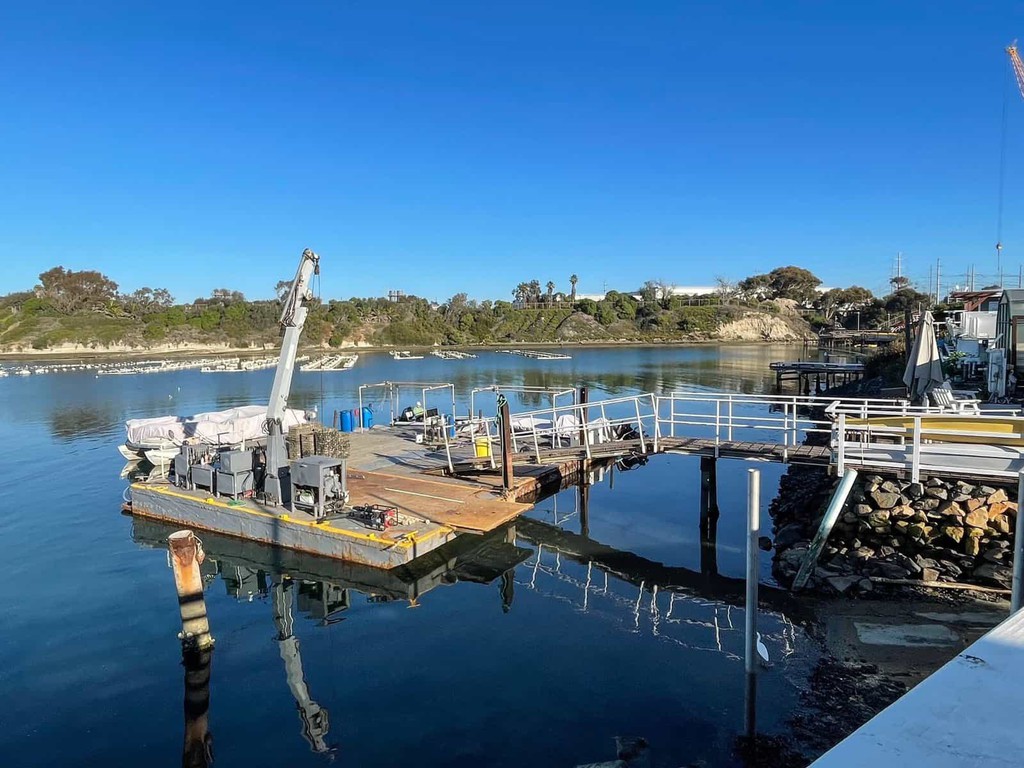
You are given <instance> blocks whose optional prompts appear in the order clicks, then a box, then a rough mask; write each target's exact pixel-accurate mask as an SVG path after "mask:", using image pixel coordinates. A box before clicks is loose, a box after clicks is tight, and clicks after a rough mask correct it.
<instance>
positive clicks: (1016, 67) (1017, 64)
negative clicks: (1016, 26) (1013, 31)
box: [1006, 40, 1024, 96]
mask: <svg viewBox="0 0 1024 768" xmlns="http://www.w3.org/2000/svg"><path fill="white" fill-rule="evenodd" d="M1006 53H1007V55H1008V56H1009V57H1010V64H1011V65H1013V74H1014V75H1015V76H1016V77H1017V88H1018V89H1019V90H1020V95H1021V96H1024V63H1021V60H1020V54H1019V53H1017V41H1016V40H1014V41H1013V43H1012V44H1011V45H1008V46H1006Z"/></svg>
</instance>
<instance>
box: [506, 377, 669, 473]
mask: <svg viewBox="0 0 1024 768" xmlns="http://www.w3.org/2000/svg"><path fill="white" fill-rule="evenodd" d="M511 421H512V451H513V452H515V453H518V452H519V451H520V450H521V448H522V447H526V448H527V449H529V450H531V451H532V453H533V454H534V456H535V457H536V458H537V460H538V461H539V460H540V456H541V450H542V449H543V448H547V447H551V448H562V447H570V446H580V445H582V446H583V448H584V450H585V453H586V456H587V458H590V457H591V456H592V452H593V448H594V446H595V445H598V444H601V443H605V442H610V441H611V440H613V439H616V437H617V434H618V433H619V432H620V431H622V430H621V428H622V427H629V428H630V429H631V430H635V431H636V433H637V438H638V439H639V440H640V444H639V450H640V451H641V453H647V450H648V448H647V443H648V442H650V443H651V444H652V446H653V450H654V451H655V452H657V451H658V450H659V445H658V441H659V440H660V438H661V432H660V425H659V423H658V410H657V398H656V397H655V396H654V395H650V394H648V395H633V396H630V397H615V398H610V399H608V400H595V401H593V402H591V403H579V404H572V405H555V406H552V407H550V408H542V409H539V410H534V411H526V412H524V413H514V414H512V415H511Z"/></svg>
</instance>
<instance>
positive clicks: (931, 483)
mask: <svg viewBox="0 0 1024 768" xmlns="http://www.w3.org/2000/svg"><path fill="white" fill-rule="evenodd" d="M924 484H925V487H926V488H937V487H938V486H940V485H942V481H941V480H939V478H937V477H929V478H928V479H927V480H926V481H925V483H924Z"/></svg>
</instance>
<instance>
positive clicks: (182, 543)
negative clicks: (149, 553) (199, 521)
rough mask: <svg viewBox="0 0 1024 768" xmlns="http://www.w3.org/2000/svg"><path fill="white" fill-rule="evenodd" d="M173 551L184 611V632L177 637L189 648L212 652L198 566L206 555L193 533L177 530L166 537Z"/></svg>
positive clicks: (180, 598)
mask: <svg viewBox="0 0 1024 768" xmlns="http://www.w3.org/2000/svg"><path fill="white" fill-rule="evenodd" d="M167 545H168V547H169V549H170V551H171V558H170V559H171V570H172V571H173V572H174V586H175V588H176V589H177V591H178V607H179V610H180V611H181V633H180V634H179V635H178V637H179V638H180V639H181V642H182V644H183V645H184V646H185V647H186V648H195V649H197V650H200V651H203V650H209V649H210V648H212V647H213V638H212V637H211V636H210V622H209V621H208V619H207V617H206V600H205V599H204V598H203V577H202V574H201V573H200V572H199V566H200V564H201V563H202V562H203V559H204V558H205V555H204V553H203V548H202V545H201V544H200V542H199V539H198V538H196V535H195V534H194V533H192V531H190V530H187V529H186V530H183V531H176V532H175V533H172V534H171V535H170V536H168V537H167Z"/></svg>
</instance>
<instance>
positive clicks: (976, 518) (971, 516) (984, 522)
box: [964, 509, 988, 528]
mask: <svg viewBox="0 0 1024 768" xmlns="http://www.w3.org/2000/svg"><path fill="white" fill-rule="evenodd" d="M964 522H965V523H966V524H967V525H969V526H971V528H988V511H987V510H985V509H976V510H974V511H973V512H970V513H968V515H967V517H965V518H964Z"/></svg>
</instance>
